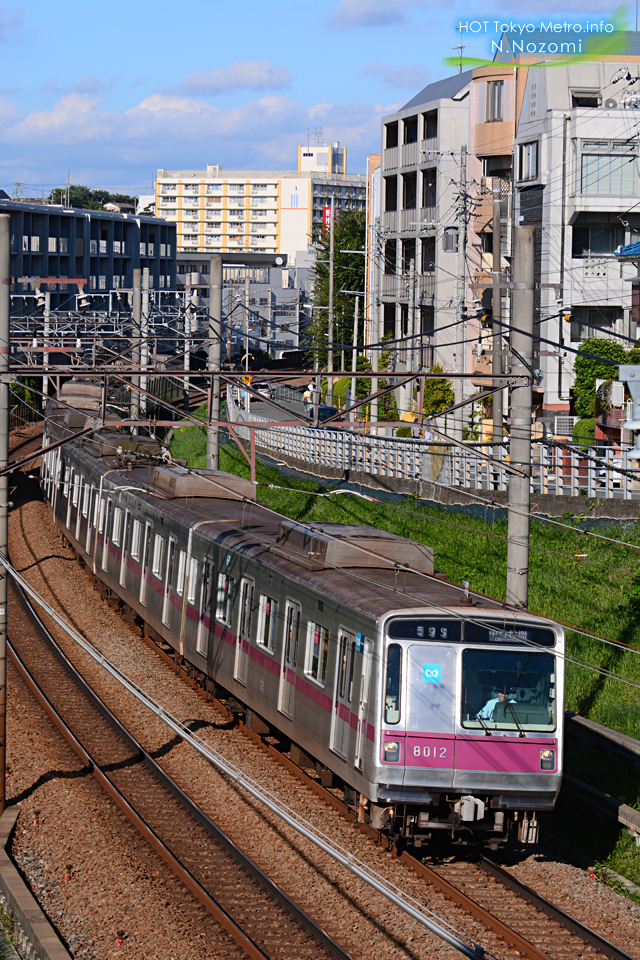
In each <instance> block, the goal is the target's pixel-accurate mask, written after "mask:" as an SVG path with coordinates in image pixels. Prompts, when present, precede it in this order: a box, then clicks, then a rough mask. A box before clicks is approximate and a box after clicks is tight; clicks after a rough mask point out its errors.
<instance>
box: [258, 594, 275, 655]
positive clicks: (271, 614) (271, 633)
mask: <svg viewBox="0 0 640 960" xmlns="http://www.w3.org/2000/svg"><path fill="white" fill-rule="evenodd" d="M277 623H278V601H277V600H274V599H273V598H272V597H267V596H265V595H264V593H263V594H262V596H261V597H260V620H259V626H258V643H259V644H261V646H263V647H266V648H267V650H268V651H269V652H270V653H273V652H274V650H275V649H276V627H277Z"/></svg>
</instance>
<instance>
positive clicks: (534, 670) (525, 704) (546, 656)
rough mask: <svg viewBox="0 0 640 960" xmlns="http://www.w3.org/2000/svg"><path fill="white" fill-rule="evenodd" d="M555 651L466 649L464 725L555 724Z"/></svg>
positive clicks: (507, 727) (549, 726)
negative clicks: (553, 652) (551, 652)
mask: <svg viewBox="0 0 640 960" xmlns="http://www.w3.org/2000/svg"><path fill="white" fill-rule="evenodd" d="M554 664H555V657H553V655H552V654H550V653H537V652H535V653H534V652H531V651H530V650H521V651H520V650H518V651H517V652H511V651H507V650H490V649H489V650H478V649H474V650H464V651H463V655H462V725H463V727H468V728H471V729H483V728H486V729H489V730H496V729H497V730H527V731H533V730H540V731H548V730H555V726H556V696H555V666H554Z"/></svg>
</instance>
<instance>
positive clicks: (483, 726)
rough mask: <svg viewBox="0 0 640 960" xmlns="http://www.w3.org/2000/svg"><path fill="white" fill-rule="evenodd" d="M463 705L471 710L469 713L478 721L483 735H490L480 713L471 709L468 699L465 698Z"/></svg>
mask: <svg viewBox="0 0 640 960" xmlns="http://www.w3.org/2000/svg"><path fill="white" fill-rule="evenodd" d="M464 705H465V707H469V709H470V710H471V713H472V714H473V715H474V717H475V718H476V720H477V721H478V723H479V724H480V726H481V727H482V729H483V730H484V732H485V736H487V737H492V736H493V734H492V733H491V730H489V727H488V726H487V725H486V723H485V722H484V720H483V719H482V717H481V716H480V714H479V713H476V712H475V710H474V709H473V705H472V704H470V703H469V701H468V700H465V702H464ZM516 722H517V721H516Z"/></svg>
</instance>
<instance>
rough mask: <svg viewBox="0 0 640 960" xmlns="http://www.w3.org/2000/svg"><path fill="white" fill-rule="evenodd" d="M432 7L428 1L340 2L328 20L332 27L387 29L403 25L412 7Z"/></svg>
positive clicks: (361, 0)
mask: <svg viewBox="0 0 640 960" xmlns="http://www.w3.org/2000/svg"><path fill="white" fill-rule="evenodd" d="M428 6H431V4H430V3H428V2H427V0H340V2H339V3H338V4H337V6H335V7H334V8H333V10H332V11H331V16H330V17H329V19H328V23H329V26H330V27H336V28H338V29H340V28H343V29H344V28H346V29H349V28H352V27H385V26H388V25H389V24H392V23H403V22H404V21H405V20H406V18H407V12H408V11H409V10H410V9H411V8H412V7H428Z"/></svg>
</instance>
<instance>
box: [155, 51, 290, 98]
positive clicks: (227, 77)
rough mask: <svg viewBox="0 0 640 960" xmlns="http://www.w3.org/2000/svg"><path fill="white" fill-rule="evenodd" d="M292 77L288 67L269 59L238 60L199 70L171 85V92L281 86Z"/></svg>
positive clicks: (204, 92) (198, 93) (200, 92)
mask: <svg viewBox="0 0 640 960" xmlns="http://www.w3.org/2000/svg"><path fill="white" fill-rule="evenodd" d="M292 80H293V77H292V76H291V74H290V73H289V71H288V70H287V68H286V67H283V66H279V65H277V64H276V65H275V66H272V65H271V64H270V63H269V61H268V60H246V61H244V62H243V61H241V60H236V61H235V63H232V64H231V65H230V66H229V67H227V68H226V69H223V68H222V67H216V68H214V69H213V70H196V72H195V73H192V74H191V75H190V76H188V77H185V78H184V80H180V81H179V82H178V83H176V84H174V86H172V87H170V88H169V92H170V93H178V94H186V95H187V96H189V95H195V96H208V95H211V94H214V93H223V92H227V91H229V90H282V89H283V88H284V87H288V86H289V84H290V83H291V81H292Z"/></svg>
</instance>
